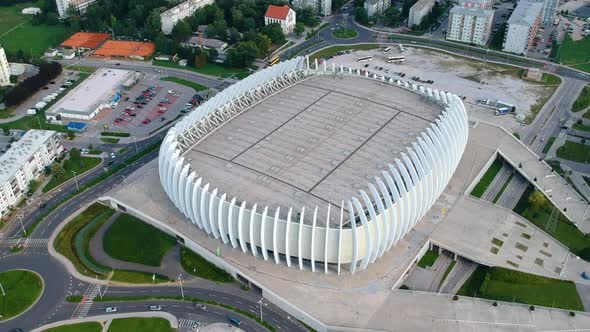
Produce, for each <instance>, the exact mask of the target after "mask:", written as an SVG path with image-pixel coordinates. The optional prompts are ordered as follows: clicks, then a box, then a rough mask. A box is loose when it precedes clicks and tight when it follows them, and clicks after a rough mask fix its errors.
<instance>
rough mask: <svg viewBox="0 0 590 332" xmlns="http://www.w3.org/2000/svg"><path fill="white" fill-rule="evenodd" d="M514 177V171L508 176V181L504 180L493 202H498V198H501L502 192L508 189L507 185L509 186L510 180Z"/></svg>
mask: <svg viewBox="0 0 590 332" xmlns="http://www.w3.org/2000/svg"><path fill="white" fill-rule="evenodd" d="M512 178H514V172H512V173H511V174H510V175H509V176H508V179H506V182H504V184H502V188H500V191H498V193H497V194H496V197H494V200H493V201H492V203H494V204H496V202H498V200H499V199H500V197H502V194H503V193H504V191H505V190H506V187H508V185H509V184H510V181H512Z"/></svg>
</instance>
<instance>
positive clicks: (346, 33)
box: [332, 28, 359, 39]
mask: <svg viewBox="0 0 590 332" xmlns="http://www.w3.org/2000/svg"><path fill="white" fill-rule="evenodd" d="M358 35H359V33H358V32H356V31H355V30H352V29H345V28H339V29H335V30H334V31H332V37H334V38H339V39H352V38H356V37H357V36H358Z"/></svg>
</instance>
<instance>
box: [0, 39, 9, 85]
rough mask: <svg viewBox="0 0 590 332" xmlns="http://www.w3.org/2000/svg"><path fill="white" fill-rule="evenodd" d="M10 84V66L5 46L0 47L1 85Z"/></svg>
mask: <svg viewBox="0 0 590 332" xmlns="http://www.w3.org/2000/svg"><path fill="white" fill-rule="evenodd" d="M7 85H10V66H9V65H8V60H7V59H6V52H4V47H0V86H7Z"/></svg>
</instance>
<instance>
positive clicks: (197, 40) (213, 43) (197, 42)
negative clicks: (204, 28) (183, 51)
mask: <svg viewBox="0 0 590 332" xmlns="http://www.w3.org/2000/svg"><path fill="white" fill-rule="evenodd" d="M184 45H186V46H188V47H199V48H208V49H214V50H216V51H217V53H223V52H225V49H226V48H227V43H226V42H224V41H223V40H219V39H215V38H203V37H201V36H194V35H193V36H192V37H190V38H189V39H188V40H187V41H186V42H185V43H184Z"/></svg>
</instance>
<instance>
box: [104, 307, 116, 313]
mask: <svg viewBox="0 0 590 332" xmlns="http://www.w3.org/2000/svg"><path fill="white" fill-rule="evenodd" d="M104 311H106V312H117V308H115V307H107V308H106V309H105V310H104Z"/></svg>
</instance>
